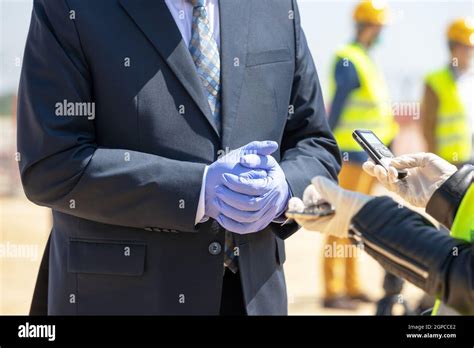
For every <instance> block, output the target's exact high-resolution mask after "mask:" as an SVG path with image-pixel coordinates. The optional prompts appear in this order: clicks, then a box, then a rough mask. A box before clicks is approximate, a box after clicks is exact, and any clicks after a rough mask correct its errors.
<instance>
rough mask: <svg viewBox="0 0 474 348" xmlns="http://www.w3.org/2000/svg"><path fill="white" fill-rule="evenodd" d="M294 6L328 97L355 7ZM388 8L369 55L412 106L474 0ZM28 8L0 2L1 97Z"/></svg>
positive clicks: (14, 78) (407, 1)
mask: <svg viewBox="0 0 474 348" xmlns="http://www.w3.org/2000/svg"><path fill="white" fill-rule="evenodd" d="M97 1H101V0H97ZM157 1H161V0H157ZM242 1H245V0H242ZM298 3H299V8H300V13H301V17H302V25H303V29H304V31H305V34H306V37H307V40H308V45H309V47H310V50H311V52H312V55H313V59H314V61H315V63H316V67H317V69H318V73H319V76H320V80H321V84H322V87H323V90H325V91H326V90H327V85H328V83H327V81H328V79H329V75H330V68H331V62H332V59H333V54H334V51H335V50H336V49H337V47H338V46H340V45H342V44H344V43H345V42H348V41H350V40H351V39H352V38H353V31H354V25H353V22H352V20H351V15H352V10H353V8H354V6H355V4H356V2H355V1H352V0H298ZM388 4H389V6H390V8H391V13H392V23H391V24H390V25H389V26H388V27H387V28H386V30H385V31H384V33H383V37H382V40H381V42H380V44H379V45H378V47H376V48H374V49H373V50H372V53H371V54H372V55H373V57H374V59H375V60H376V62H377V63H378V64H379V66H380V68H381V69H382V71H383V72H384V74H385V76H386V79H387V82H388V85H389V89H390V92H391V94H392V98H393V99H394V100H403V101H416V100H418V99H419V97H420V94H421V87H422V78H423V76H424V74H426V73H427V72H428V71H430V70H432V69H435V68H437V67H440V66H442V65H443V64H446V63H447V61H448V54H447V46H446V40H445V32H446V27H447V25H448V24H449V22H450V21H451V20H452V19H454V18H457V17H460V16H468V15H469V16H474V0H443V1H440V0H403V1H401V0H397V1H388ZM31 7H32V0H0V95H1V94H5V93H9V92H12V91H15V90H16V89H17V86H18V80H19V74H20V69H21V64H19V62H21V57H22V55H23V49H24V45H25V40H26V36H27V33H28V26H29V21H30V16H31Z"/></svg>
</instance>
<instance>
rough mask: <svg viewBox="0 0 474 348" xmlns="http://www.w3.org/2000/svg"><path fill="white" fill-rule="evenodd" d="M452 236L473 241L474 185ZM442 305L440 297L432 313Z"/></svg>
mask: <svg viewBox="0 0 474 348" xmlns="http://www.w3.org/2000/svg"><path fill="white" fill-rule="evenodd" d="M451 236H452V237H453V238H456V239H462V240H464V241H466V242H471V241H472V240H473V239H474V185H471V186H470V187H469V189H468V190H467V192H466V194H465V195H464V198H463V199H462V201H461V204H460V205H459V208H458V211H457V213H456V217H455V218H454V222H453V226H452V227H451ZM467 276H468V275H467V274H466V277H467ZM440 307H445V305H444V304H443V303H442V302H441V300H440V299H439V298H438V299H436V302H435V305H434V307H433V312H432V315H437V314H438V311H439V310H440Z"/></svg>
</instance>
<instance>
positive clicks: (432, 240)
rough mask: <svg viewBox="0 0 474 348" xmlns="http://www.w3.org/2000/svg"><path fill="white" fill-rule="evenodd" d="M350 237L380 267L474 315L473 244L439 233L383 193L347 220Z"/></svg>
mask: <svg viewBox="0 0 474 348" xmlns="http://www.w3.org/2000/svg"><path fill="white" fill-rule="evenodd" d="M352 223H353V225H354V227H355V230H357V231H358V232H359V233H360V234H359V235H358V236H356V237H355V239H358V240H360V241H361V242H362V243H364V250H365V251H367V253H368V254H370V255H371V256H372V257H373V258H375V259H376V260H377V261H378V262H379V263H380V264H381V265H382V267H384V268H385V269H386V270H388V271H389V272H390V273H393V274H394V275H397V276H399V277H402V278H405V279H407V280H408V281H409V282H411V283H413V284H415V285H416V286H418V287H419V288H421V289H423V290H424V291H426V292H427V293H429V294H430V295H436V296H438V297H440V298H441V299H442V300H443V302H444V303H446V304H447V305H449V306H451V307H453V308H454V309H456V310H457V311H459V312H460V313H463V314H471V315H472V314H474V290H473V288H472V286H471V284H473V281H474V273H473V265H474V259H473V257H474V256H473V253H474V246H473V245H472V244H469V243H466V242H464V241H461V240H457V239H454V238H452V237H450V236H448V235H445V234H443V233H440V232H439V231H438V230H437V229H436V228H435V227H434V226H433V225H432V224H431V223H430V222H429V221H428V220H426V219H425V218H424V217H423V216H421V215H419V214H417V213H415V212H413V211H411V210H409V209H407V208H400V207H399V205H398V204H397V203H396V202H394V201H393V200H392V199H390V198H388V197H378V198H375V199H372V200H371V201H369V202H368V203H367V204H366V205H365V206H364V207H363V208H362V209H361V210H360V211H359V213H357V214H356V215H355V216H354V218H353V219H352Z"/></svg>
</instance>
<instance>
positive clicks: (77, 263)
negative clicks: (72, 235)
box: [67, 239, 146, 276]
mask: <svg viewBox="0 0 474 348" xmlns="http://www.w3.org/2000/svg"><path fill="white" fill-rule="evenodd" d="M145 249H146V246H145V244H144V243H139V242H128V241H103V240H91V239H87V240H86V239H71V240H70V241H69V251H68V264H67V269H68V272H73V273H93V274H94V273H95V274H113V275H125V276H140V275H142V274H143V271H144V269H145Z"/></svg>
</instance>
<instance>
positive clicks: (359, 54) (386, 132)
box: [323, 1, 397, 309]
mask: <svg viewBox="0 0 474 348" xmlns="http://www.w3.org/2000/svg"><path fill="white" fill-rule="evenodd" d="M387 17H388V9H387V7H386V6H385V5H384V4H383V3H382V2H380V1H378V2H377V1H361V2H360V3H359V4H358V5H357V6H356V8H355V10H354V13H353V19H354V21H355V25H356V37H355V39H354V40H353V41H352V42H350V43H348V44H347V45H345V46H343V47H341V48H340V49H339V50H338V51H337V52H336V57H335V60H334V65H333V71H332V83H331V87H330V88H331V94H332V102H331V107H330V110H329V124H330V126H331V129H332V130H333V132H334V135H335V137H336V140H337V142H338V145H339V147H340V149H341V152H342V158H343V160H344V162H343V166H342V170H341V173H340V175H339V183H340V185H341V186H342V187H343V188H346V189H348V190H353V191H358V192H361V193H370V191H371V188H372V184H373V182H374V180H373V178H372V177H371V176H369V175H367V174H366V173H365V172H364V171H363V170H362V163H364V162H365V161H366V160H367V155H366V154H365V152H363V151H361V148H360V147H359V145H358V144H357V143H356V142H355V141H354V140H353V139H352V132H353V131H354V129H356V128H367V129H371V130H373V131H374V132H375V133H376V134H377V135H378V136H379V137H380V139H381V140H382V141H383V142H384V143H385V144H386V145H389V144H390V143H391V142H392V140H393V139H394V137H395V135H396V133H397V125H396V123H395V122H394V119H393V116H392V113H391V108H390V102H389V96H388V92H387V86H386V83H385V81H384V78H383V76H382V74H381V72H380V71H379V70H378V68H377V66H376V64H375V63H374V62H373V60H372V59H371V58H370V56H369V55H368V50H369V49H370V48H371V47H373V46H374V44H375V43H376V42H377V41H378V40H379V36H380V33H381V31H382V29H383V27H384V25H385V24H386V23H387ZM341 244H342V245H348V244H350V241H349V239H347V238H335V237H333V236H328V238H327V241H326V245H325V247H324V258H323V272H324V280H325V293H324V298H323V306H324V307H326V308H340V309H354V308H355V307H356V302H354V300H358V301H363V302H368V301H369V299H368V298H367V296H366V295H365V294H363V292H362V291H361V288H360V285H359V279H358V278H359V276H358V270H357V263H356V261H357V258H356V257H355V256H353V255H350V256H347V255H344V256H347V257H334V255H337V253H328V252H327V251H328V250H331V249H335V248H336V247H337V246H340V245H341ZM343 250H346V248H344V249H343ZM356 255H357V254H356ZM341 268H345V276H341V275H340V274H341V272H338V270H340V269H341Z"/></svg>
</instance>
